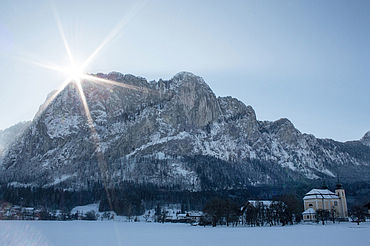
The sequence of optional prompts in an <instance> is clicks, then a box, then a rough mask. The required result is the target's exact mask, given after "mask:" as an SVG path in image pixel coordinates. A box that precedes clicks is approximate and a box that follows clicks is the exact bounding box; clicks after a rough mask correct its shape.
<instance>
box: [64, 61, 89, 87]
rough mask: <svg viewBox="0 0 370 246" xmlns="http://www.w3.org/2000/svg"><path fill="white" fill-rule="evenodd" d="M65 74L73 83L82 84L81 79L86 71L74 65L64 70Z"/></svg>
mask: <svg viewBox="0 0 370 246" xmlns="http://www.w3.org/2000/svg"><path fill="white" fill-rule="evenodd" d="M63 73H64V74H66V75H67V76H68V77H69V78H70V79H71V81H74V82H75V83H80V82H81V79H82V78H83V77H84V76H85V72H84V70H83V69H82V68H81V67H80V66H76V65H72V66H69V67H66V68H65V69H63Z"/></svg>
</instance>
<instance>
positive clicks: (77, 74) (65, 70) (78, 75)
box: [22, 1, 148, 208]
mask: <svg viewBox="0 0 370 246" xmlns="http://www.w3.org/2000/svg"><path fill="white" fill-rule="evenodd" d="M144 4H145V1H141V2H136V5H134V6H133V8H132V9H131V11H129V12H128V14H127V15H126V16H125V17H124V18H123V19H122V20H121V21H120V22H119V23H118V24H117V25H116V26H115V27H114V28H113V30H112V31H111V32H110V33H109V34H108V35H107V36H106V38H105V39H104V40H103V42H102V43H101V44H100V45H98V47H97V48H96V49H95V50H94V51H93V52H92V53H91V55H89V56H88V57H87V59H86V60H85V61H83V62H82V63H77V62H76V60H75V58H74V56H73V53H72V51H71V49H70V46H69V43H68V41H67V39H66V36H65V33H64V30H63V26H62V23H61V21H60V19H59V16H58V14H57V11H56V9H55V8H53V12H54V16H55V19H56V23H57V26H58V30H59V34H60V36H61V39H62V41H63V44H64V48H65V50H66V53H67V56H68V59H69V64H68V65H67V66H58V65H54V64H50V63H44V62H35V61H31V60H27V59H22V60H23V61H27V62H29V63H31V64H33V65H37V66H40V67H43V68H46V69H50V70H54V71H57V72H60V73H62V74H64V75H65V76H66V79H65V80H64V81H63V82H62V83H61V86H60V87H59V89H58V90H57V91H56V92H55V93H54V94H53V95H52V96H51V97H49V98H48V99H47V101H46V102H45V103H44V104H43V106H42V109H41V110H40V111H39V113H38V115H41V114H42V113H43V111H44V110H46V109H47V108H48V106H49V105H50V104H51V103H52V102H53V101H54V100H55V98H57V96H58V95H59V94H60V93H61V92H62V91H63V90H64V88H65V87H66V86H67V85H68V84H70V83H74V84H75V86H76V88H77V91H78V94H79V97H80V100H81V104H82V106H83V110H84V113H85V117H86V120H87V125H88V127H89V129H90V134H91V140H92V142H93V143H94V145H95V154H96V157H97V161H98V166H99V169H100V171H101V176H102V180H103V184H104V187H105V189H106V192H107V198H108V201H109V204H110V206H111V208H112V204H111V199H110V194H109V192H108V189H107V187H108V183H109V177H108V176H107V175H108V174H107V173H108V172H107V170H108V169H107V163H106V161H105V159H104V152H103V150H102V147H101V144H100V143H101V141H100V137H99V135H98V132H97V131H96V129H95V126H94V120H93V118H92V116H91V113H90V109H89V105H88V102H87V99H86V95H85V93H84V90H83V85H82V84H83V82H84V81H85V80H86V81H91V82H95V83H99V84H102V85H110V86H119V87H124V88H126V89H131V90H141V91H143V92H148V89H143V88H139V87H136V86H133V85H129V84H125V83H123V82H116V81H111V80H108V79H105V78H100V77H97V76H93V75H90V74H88V73H87V72H86V68H87V67H88V66H89V65H90V64H91V63H92V62H93V60H94V59H95V58H96V57H97V55H98V53H99V52H100V51H101V50H102V49H103V48H104V47H106V46H107V44H108V43H109V42H110V41H111V40H113V39H114V38H115V37H116V36H117V35H118V33H119V32H120V30H121V29H122V28H123V27H125V26H126V25H127V23H128V22H129V21H130V20H131V19H132V18H133V17H134V16H135V15H136V14H137V13H138V11H139V10H140V9H141V8H142V7H144Z"/></svg>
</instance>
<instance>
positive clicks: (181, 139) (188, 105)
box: [0, 72, 370, 190]
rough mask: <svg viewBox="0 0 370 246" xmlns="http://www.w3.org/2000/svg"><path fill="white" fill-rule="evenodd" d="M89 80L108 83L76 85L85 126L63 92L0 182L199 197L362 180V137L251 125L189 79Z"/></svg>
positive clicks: (245, 114) (16, 150)
mask: <svg viewBox="0 0 370 246" xmlns="http://www.w3.org/2000/svg"><path fill="white" fill-rule="evenodd" d="M95 76H97V77H100V78H102V79H108V80H111V81H115V83H114V84H102V83H97V82H92V81H83V83H82V87H83V91H84V93H85V95H86V100H87V104H88V107H89V110H90V114H91V118H92V120H93V122H94V123H93V127H91V126H89V123H88V121H87V117H86V112H85V110H84V106H83V104H82V103H81V99H80V96H79V93H78V90H77V88H76V85H75V84H74V83H71V84H69V85H68V86H67V87H66V88H65V89H64V90H63V91H62V92H61V93H60V94H59V95H58V96H57V97H56V98H55V99H54V100H53V102H52V103H51V104H50V105H48V106H47V107H45V106H44V107H41V109H44V110H42V111H40V112H39V113H38V114H37V116H36V118H35V119H34V120H33V122H32V124H31V126H30V127H29V128H28V129H27V130H26V131H25V133H24V134H23V135H22V136H21V137H20V138H19V139H18V140H17V141H16V142H15V143H14V144H13V145H12V146H11V147H10V148H9V149H8V151H7V152H6V153H5V155H4V157H3V158H2V160H1V164H0V165H1V174H0V176H1V180H2V182H8V183H9V182H13V184H18V185H22V184H31V185H37V186H44V187H47V186H53V185H60V186H63V187H67V188H76V189H80V188H86V187H87V186H88V185H90V184H91V183H94V182H105V183H106V184H108V185H114V184H119V183H120V182H123V181H133V182H135V183H153V184H156V185H160V186H166V187H177V188H179V189H190V190H200V189H221V188H222V189H224V188H240V187H244V186H248V185H258V184H277V183H284V182H288V181H295V182H302V181H304V180H310V179H318V178H326V179H327V178H335V177H336V176H337V175H340V177H341V179H346V180H352V179H356V180H359V179H360V180H368V179H369V178H370V145H369V144H368V143H369V141H368V140H369V138H368V137H369V136H368V135H369V134H367V135H365V137H364V138H363V139H362V140H361V141H354V142H348V143H340V142H336V141H333V140H328V139H317V138H315V137H314V136H312V135H308V134H302V133H301V132H299V131H298V130H297V129H296V128H295V127H294V125H293V124H292V123H291V122H290V121H289V120H288V119H280V120H277V121H274V122H267V121H258V120H257V119H256V115H255V112H254V110H253V108H252V107H251V106H246V105H244V104H243V103H242V102H240V101H239V100H237V99H235V98H232V97H218V98H217V97H216V96H215V94H214V93H213V92H212V90H211V89H210V88H209V86H208V85H207V84H206V83H205V82H204V80H203V79H202V78H200V77H198V76H195V75H193V74H191V73H186V72H182V73H179V74H177V75H175V76H174V77H173V78H172V79H170V80H167V81H165V80H159V81H158V82H156V81H153V82H147V81H146V80H145V79H143V78H139V77H135V76H133V75H123V74H120V73H116V72H112V73H110V74H97V75H95ZM366 136H367V137H366ZM359 146H360V147H359Z"/></svg>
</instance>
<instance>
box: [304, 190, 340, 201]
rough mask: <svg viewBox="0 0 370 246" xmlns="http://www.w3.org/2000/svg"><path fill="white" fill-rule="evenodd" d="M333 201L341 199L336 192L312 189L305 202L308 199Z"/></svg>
mask: <svg viewBox="0 0 370 246" xmlns="http://www.w3.org/2000/svg"><path fill="white" fill-rule="evenodd" d="M317 198H318V199H332V198H339V197H338V196H337V195H335V193H334V192H332V191H330V190H328V189H312V190H310V191H309V192H308V193H307V194H306V195H305V197H304V198H303V200H307V199H317Z"/></svg>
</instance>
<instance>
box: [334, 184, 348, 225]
mask: <svg viewBox="0 0 370 246" xmlns="http://www.w3.org/2000/svg"><path fill="white" fill-rule="evenodd" d="M335 194H336V195H337V196H338V197H339V204H338V205H339V206H338V212H339V217H341V218H343V219H344V218H347V217H348V210H347V200H346V193H345V192H344V189H343V186H342V184H340V183H339V182H338V184H337V185H336V186H335Z"/></svg>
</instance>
